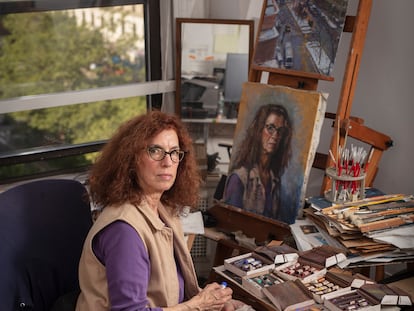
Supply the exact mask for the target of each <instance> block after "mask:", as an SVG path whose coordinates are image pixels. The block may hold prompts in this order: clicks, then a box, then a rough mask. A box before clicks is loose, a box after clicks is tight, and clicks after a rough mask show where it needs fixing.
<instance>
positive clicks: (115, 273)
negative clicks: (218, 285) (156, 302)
mask: <svg viewBox="0 0 414 311" xmlns="http://www.w3.org/2000/svg"><path fill="white" fill-rule="evenodd" d="M92 249H93V252H94V254H95V255H96V257H98V259H99V260H100V261H101V263H102V264H103V265H104V266H105V269H106V277H107V280H108V291H109V299H110V302H111V310H112V311H118V310H123V311H137V310H147V311H149V310H151V311H161V310H162V308H159V307H157V308H148V307H147V305H148V300H147V289H148V283H149V279H150V277H151V275H150V260H149V256H148V253H147V251H146V249H145V247H144V243H143V242H142V239H141V237H140V236H139V234H138V233H137V232H136V231H135V229H134V228H133V227H132V226H131V225H129V224H127V223H126V222H123V221H115V222H113V223H111V224H110V225H108V226H107V227H105V228H104V229H103V230H101V231H100V232H99V233H98V234H97V235H96V237H95V238H94V240H93V242H92ZM177 274H178V280H179V285H180V293H179V299H180V302H182V301H183V299H184V280H183V277H182V273H181V270H180V268H179V265H178V264H177Z"/></svg>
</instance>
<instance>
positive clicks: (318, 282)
mask: <svg viewBox="0 0 414 311" xmlns="http://www.w3.org/2000/svg"><path fill="white" fill-rule="evenodd" d="M305 286H306V288H307V289H308V290H309V291H310V292H311V293H312V295H313V299H314V300H315V301H316V302H318V303H323V301H324V300H325V298H329V296H332V295H337V294H339V293H341V292H346V291H349V290H351V285H350V282H349V279H348V275H347V274H345V273H340V272H337V273H335V272H333V271H327V272H326V274H325V276H322V277H320V278H318V279H315V280H311V281H309V282H306V283H305Z"/></svg>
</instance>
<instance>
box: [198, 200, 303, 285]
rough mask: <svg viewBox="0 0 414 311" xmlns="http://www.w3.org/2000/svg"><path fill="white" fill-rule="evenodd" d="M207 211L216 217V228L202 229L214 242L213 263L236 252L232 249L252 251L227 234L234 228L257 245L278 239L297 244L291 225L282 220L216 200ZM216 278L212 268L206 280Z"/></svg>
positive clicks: (234, 230)
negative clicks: (217, 202) (215, 243)
mask: <svg viewBox="0 0 414 311" xmlns="http://www.w3.org/2000/svg"><path fill="white" fill-rule="evenodd" d="M208 212H209V213H210V214H211V215H212V216H213V217H214V218H215V219H216V221H217V224H216V227H215V228H206V229H205V236H206V237H207V238H209V239H212V240H214V241H216V242H217V246H216V252H215V257H214V261H213V267H216V266H220V265H222V264H223V262H224V259H226V258H230V257H233V256H235V254H234V253H235V252H237V253H238V254H244V253H248V252H251V251H253V249H252V248H249V247H247V246H242V245H239V244H238V243H237V242H236V241H234V240H232V239H231V238H230V236H229V235H228V234H230V233H232V232H236V231H242V232H243V234H245V235H246V236H247V237H249V238H254V240H255V243H256V244H257V245H263V244H265V243H266V242H270V241H272V240H278V241H283V242H284V243H286V244H288V245H291V246H292V247H294V248H296V244H295V242H294V239H293V237H292V234H291V232H290V227H289V225H287V224H285V223H283V222H280V221H277V220H273V219H270V218H268V217H264V216H261V215H257V214H254V213H250V212H246V211H244V210H242V209H240V208H237V207H233V206H230V205H226V204H216V205H214V206H213V207H211V208H210V209H209V210H208ZM227 233H228V234H227ZM292 243H293V244H292ZM215 278H216V275H215V273H214V271H211V273H210V276H209V278H208V282H210V281H212V280H214V279H215Z"/></svg>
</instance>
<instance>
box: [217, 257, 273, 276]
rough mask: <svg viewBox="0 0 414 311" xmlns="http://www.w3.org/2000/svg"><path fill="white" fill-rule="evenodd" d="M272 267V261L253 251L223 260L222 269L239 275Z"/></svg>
mask: <svg viewBox="0 0 414 311" xmlns="http://www.w3.org/2000/svg"><path fill="white" fill-rule="evenodd" d="M274 267H275V264H274V263H273V261H271V260H269V259H268V258H266V257H263V256H260V255H259V254H256V253H254V252H252V253H247V254H243V255H240V256H236V257H232V258H228V259H225V260H224V269H226V270H228V271H231V272H233V273H234V274H236V275H238V276H241V277H243V276H245V275H251V274H257V273H263V272H267V271H269V270H272V269H273V268H274Z"/></svg>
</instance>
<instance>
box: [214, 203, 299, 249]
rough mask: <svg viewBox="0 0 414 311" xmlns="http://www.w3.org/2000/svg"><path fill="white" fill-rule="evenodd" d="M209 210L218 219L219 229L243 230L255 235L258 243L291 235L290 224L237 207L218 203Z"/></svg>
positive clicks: (282, 238) (249, 234)
mask: <svg viewBox="0 0 414 311" xmlns="http://www.w3.org/2000/svg"><path fill="white" fill-rule="evenodd" d="M208 212H209V213H210V214H211V215H212V216H213V217H214V218H215V219H216V220H217V225H216V227H217V229H219V230H222V231H224V232H228V233H230V232H234V231H238V230H241V231H243V233H244V234H245V235H246V236H248V237H254V238H255V240H256V244H257V243H262V242H265V241H270V240H279V241H283V240H285V239H287V238H290V237H291V232H290V227H289V225H288V224H286V223H283V222H281V221H277V220H274V219H271V218H268V217H264V216H261V215H258V214H254V213H250V212H247V211H244V210H242V209H240V208H237V207H233V206H230V205H226V204H216V205H214V206H212V207H211V208H209V210H208Z"/></svg>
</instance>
